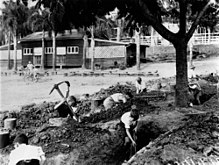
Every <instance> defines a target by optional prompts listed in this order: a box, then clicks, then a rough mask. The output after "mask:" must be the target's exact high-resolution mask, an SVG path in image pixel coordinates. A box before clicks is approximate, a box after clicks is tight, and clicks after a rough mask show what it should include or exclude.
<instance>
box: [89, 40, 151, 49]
mask: <svg viewBox="0 0 219 165" xmlns="http://www.w3.org/2000/svg"><path fill="white" fill-rule="evenodd" d="M89 40H91V39H90V38H89ZM94 41H96V42H102V43H110V44H112V45H124V46H127V47H129V46H134V45H136V44H135V43H133V42H123V41H114V40H103V39H97V38H95V39H94ZM141 47H149V45H145V44H141Z"/></svg>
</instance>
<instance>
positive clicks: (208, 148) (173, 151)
mask: <svg viewBox="0 0 219 165" xmlns="http://www.w3.org/2000/svg"><path fill="white" fill-rule="evenodd" d="M218 124H219V118H218V115H216V114H212V113H207V114H196V115H190V117H189V118H188V121H187V122H185V124H184V126H182V127H179V128H177V129H174V130H172V131H169V132H167V133H165V134H163V135H161V136H159V138H157V139H156V140H155V141H153V142H152V143H150V144H149V145H148V146H146V147H144V148H143V149H142V150H141V151H139V152H138V153H137V154H136V155H135V156H134V157H133V158H132V159H131V160H130V161H129V162H130V164H138V165H141V164H148V165H150V164H151V165H152V164H155V163H156V164H158V165H159V164H160V165H161V164H168V163H169V164H175V163H176V162H183V161H185V160H186V159H188V157H189V158H191V159H193V161H194V162H196V163H197V162H198V159H200V158H202V157H206V156H210V155H211V156H212V155H213V156H218V154H219V150H217V149H218V147H219V146H218V133H219V128H218Z"/></svg>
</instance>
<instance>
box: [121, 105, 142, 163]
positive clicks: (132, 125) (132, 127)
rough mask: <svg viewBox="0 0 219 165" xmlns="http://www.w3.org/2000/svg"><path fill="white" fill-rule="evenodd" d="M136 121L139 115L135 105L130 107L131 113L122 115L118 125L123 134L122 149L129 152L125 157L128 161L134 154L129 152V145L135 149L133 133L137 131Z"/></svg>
mask: <svg viewBox="0 0 219 165" xmlns="http://www.w3.org/2000/svg"><path fill="white" fill-rule="evenodd" d="M138 119H139V113H138V110H137V108H136V106H135V105H132V108H131V111H129V112H126V113H124V114H123V115H122V117H121V119H120V125H121V128H122V131H123V132H124V134H125V138H124V147H125V149H126V152H127V153H128V152H129V154H127V155H126V159H127V158H128V159H129V158H130V157H131V156H132V155H133V154H134V153H133V152H132V151H130V150H129V147H130V145H131V144H132V147H134V148H135V149H136V139H135V133H136V131H137V124H138ZM127 150H128V151H127Z"/></svg>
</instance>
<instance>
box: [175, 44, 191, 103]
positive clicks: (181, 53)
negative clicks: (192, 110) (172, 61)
mask: <svg viewBox="0 0 219 165" xmlns="http://www.w3.org/2000/svg"><path fill="white" fill-rule="evenodd" d="M174 47H175V49H176V96H175V97H176V98H175V104H176V106H178V107H187V106H188V73H187V51H186V50H187V43H186V42H185V41H178V43H177V44H175V45H174Z"/></svg>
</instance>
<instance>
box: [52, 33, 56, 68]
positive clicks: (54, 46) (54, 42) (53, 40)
mask: <svg viewBox="0 0 219 165" xmlns="http://www.w3.org/2000/svg"><path fill="white" fill-rule="evenodd" d="M52 48H53V53H52V69H53V71H55V70H56V35H55V31H54V30H53V31H52Z"/></svg>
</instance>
